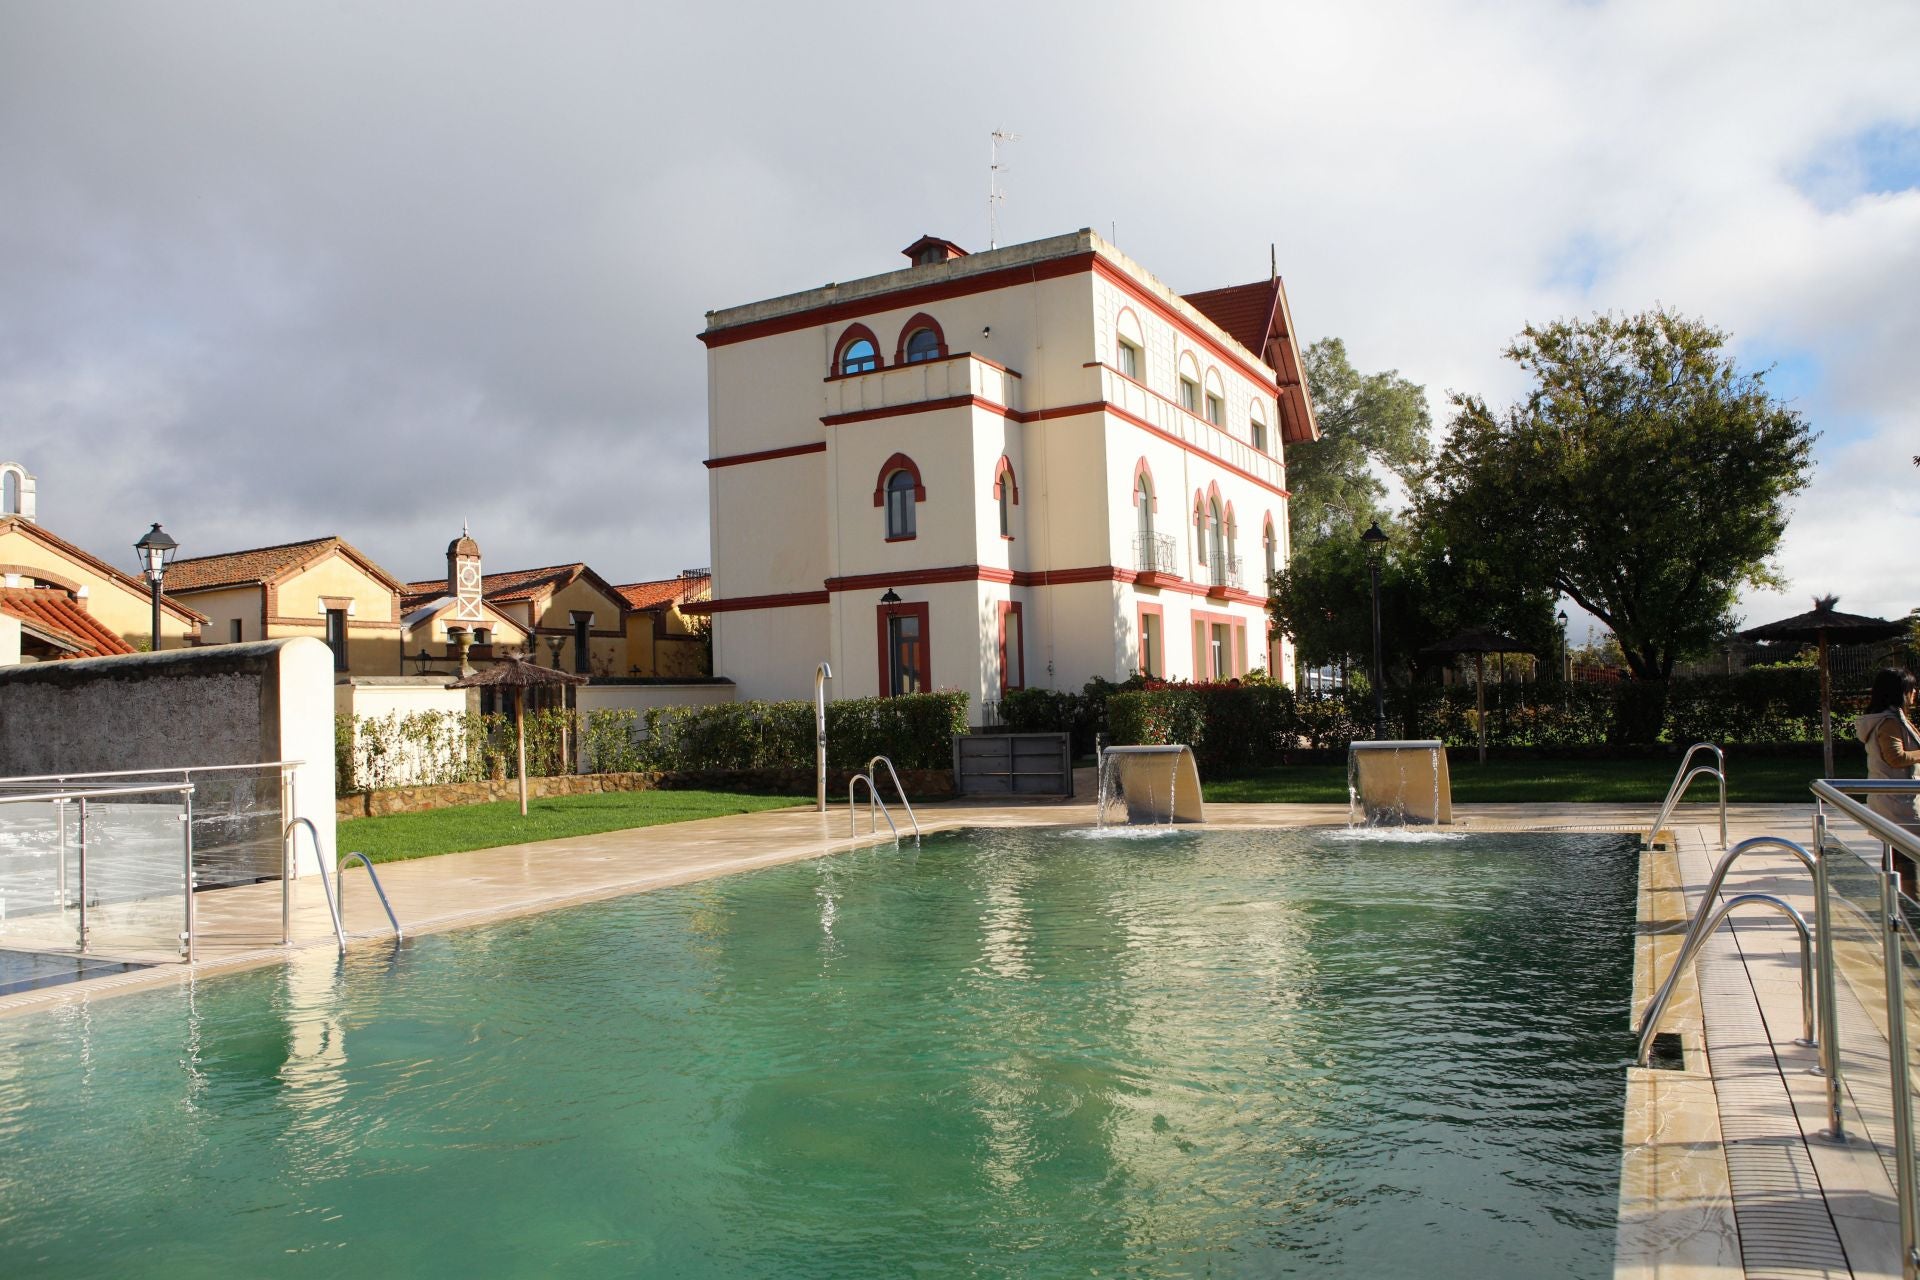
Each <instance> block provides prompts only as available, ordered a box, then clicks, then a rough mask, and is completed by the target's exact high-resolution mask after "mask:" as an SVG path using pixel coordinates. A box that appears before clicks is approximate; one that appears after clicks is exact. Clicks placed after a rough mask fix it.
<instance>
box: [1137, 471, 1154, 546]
mask: <svg viewBox="0 0 1920 1280" xmlns="http://www.w3.org/2000/svg"><path fill="white" fill-rule="evenodd" d="M1133 505H1134V506H1136V507H1138V508H1139V509H1140V510H1139V514H1138V516H1137V518H1138V520H1139V521H1140V536H1141V537H1142V538H1143V539H1145V538H1152V537H1153V481H1152V479H1151V478H1150V477H1148V475H1147V474H1146V473H1145V472H1144V471H1143V472H1141V473H1140V475H1139V476H1138V477H1137V478H1136V479H1135V480H1134V482H1133Z"/></svg>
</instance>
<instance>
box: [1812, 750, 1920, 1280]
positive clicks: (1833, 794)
mask: <svg viewBox="0 0 1920 1280" xmlns="http://www.w3.org/2000/svg"><path fill="white" fill-rule="evenodd" d="M1810 790H1812V792H1813V798H1814V814H1813V836H1814V843H1815V846H1816V847H1817V848H1818V849H1819V850H1820V853H1821V861H1822V864H1823V865H1824V863H1825V860H1826V857H1827V851H1828V849H1829V847H1830V842H1829V841H1828V839H1827V810H1828V809H1829V808H1831V809H1833V810H1835V811H1837V812H1839V813H1840V814H1842V815H1844V816H1845V817H1846V818H1848V819H1849V820H1851V821H1853V822H1855V823H1857V824H1859V825H1860V826H1861V827H1863V828H1864V829H1865V830H1866V832H1867V834H1868V835H1870V836H1872V837H1873V838H1874V839H1875V840H1877V841H1878V842H1879V844H1880V865H1879V876H1880V915H1881V919H1880V920H1878V921H1876V922H1875V924H1876V926H1877V928H1878V930H1879V932H1880V935H1881V936H1880V947H1881V963H1882V966H1883V968H1884V974H1883V978H1884V981H1885V986H1886V990H1885V992H1884V997H1885V999H1886V1002H1887V1058H1888V1061H1889V1063H1890V1064H1891V1068H1890V1078H1889V1080H1888V1082H1887V1083H1888V1086H1889V1093H1890V1095H1891V1100H1892V1104H1893V1105H1892V1112H1893V1146H1894V1160H1893V1168H1894V1170H1895V1172H1894V1177H1893V1189H1894V1198H1895V1201H1896V1204H1897V1206H1898V1211H1899V1218H1900V1257H1901V1274H1902V1275H1903V1276H1904V1277H1907V1280H1913V1278H1914V1277H1916V1276H1920V1194H1916V1192H1917V1191H1920V1188H1916V1186H1915V1167H1916V1165H1915V1157H1916V1154H1920V1153H1916V1150H1915V1146H1916V1143H1915V1124H1914V1107H1913V1080H1912V1077H1911V1075H1910V1073H1909V1071H1908V1062H1909V1057H1908V1035H1907V1018H1906V1016H1905V1014H1906V1008H1907V993H1906V989H1905V988H1906V979H1905V976H1904V973H1903V970H1904V968H1905V964H1904V961H1903V960H1902V958H1901V948H1900V935H1901V934H1902V933H1905V934H1907V935H1908V936H1909V937H1912V936H1913V930H1912V928H1911V927H1910V926H1909V925H1908V924H1907V922H1906V920H1905V919H1904V918H1903V916H1904V912H1903V911H1902V909H1901V905H1900V897H1901V893H1900V877H1899V874H1898V872H1897V871H1896V870H1895V867H1894V862H1893V855H1894V852H1895V851H1896V850H1898V851H1899V852H1900V853H1901V854H1903V855H1905V856H1906V857H1908V858H1911V859H1913V860H1915V861H1916V862H1920V832H1915V831H1911V830H1908V829H1907V828H1905V827H1902V826H1901V825H1900V824H1899V823H1897V822H1894V821H1893V820H1892V819H1891V818H1888V817H1886V816H1884V815H1882V814H1878V813H1875V812H1874V811H1873V810H1872V809H1869V808H1868V807H1867V806H1866V805H1864V804H1862V803H1861V802H1860V801H1859V800H1858V799H1856V798H1855V797H1856V796H1861V795H1916V794H1920V782H1913V781H1899V780H1895V779H1884V778H1874V779H1857V780H1856V779H1847V780H1839V779H1830V778H1817V779H1815V780H1814V781H1813V783H1812V784H1811V786H1810ZM1841 848H1842V849H1843V850H1845V851H1846V852H1848V853H1849V854H1851V853H1852V851H1851V850H1850V849H1847V848H1846V846H1845V845H1842V846H1841ZM1830 896H1831V895H1830V894H1828V893H1823V894H1822V896H1821V900H1820V904H1819V905H1820V906H1821V907H1822V908H1823V912H1824V910H1825V909H1826V908H1827V906H1828V899H1829V898H1830ZM1915 941H1916V943H1920V939H1915ZM1820 950H1821V967H1822V970H1823V972H1824V973H1828V974H1830V973H1831V972H1832V971H1833V970H1834V968H1835V965H1834V962H1833V943H1832V938H1831V932H1830V931H1828V932H1825V933H1823V935H1822V938H1821V943H1820ZM1822 985H1823V990H1824V991H1826V992H1827V993H1828V994H1827V1005H1828V1008H1829V1010H1830V1009H1831V1008H1832V995H1831V989H1832V986H1833V979H1832V978H1831V977H1827V978H1826V979H1825V981H1824V982H1823V984H1822ZM1836 1022H1837V1020H1835V1019H1834V1018H1833V1017H1832V1016H1831V1014H1830V1013H1829V1015H1828V1018H1827V1030H1828V1034H1829V1036H1830V1037H1833V1039H1830V1041H1829V1043H1828V1044H1827V1046H1826V1049H1825V1054H1824V1058H1825V1062H1826V1064H1827V1066H1828V1070H1827V1114H1828V1123H1829V1125H1830V1126H1831V1127H1832V1129H1833V1131H1834V1133H1835V1135H1836V1136H1838V1135H1839V1134H1840V1132H1841V1130H1840V1124H1839V1122H1840V1118H1841V1105H1840V1064H1841V1058H1840V1052H1839V1045H1838V1043H1837V1036H1835V1035H1834V1028H1835V1026H1836Z"/></svg>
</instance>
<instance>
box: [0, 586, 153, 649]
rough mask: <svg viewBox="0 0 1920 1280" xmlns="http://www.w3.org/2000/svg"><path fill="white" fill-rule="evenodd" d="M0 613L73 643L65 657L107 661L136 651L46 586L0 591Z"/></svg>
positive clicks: (63, 596) (10, 588)
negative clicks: (114, 655)
mask: <svg viewBox="0 0 1920 1280" xmlns="http://www.w3.org/2000/svg"><path fill="white" fill-rule="evenodd" d="M0 613H6V614H10V615H12V616H13V617H16V618H18V619H20V621H22V622H25V623H28V624H30V625H32V626H34V627H36V628H38V629H40V630H41V631H46V632H51V633H52V634H53V637H54V638H55V639H56V640H60V641H65V642H68V643H71V644H72V646H73V650H74V651H73V652H72V653H70V654H66V655H64V656H66V657H70V658H104V657H108V656H111V655H113V654H116V653H134V652H136V650H135V649H134V647H133V646H132V645H130V644H128V643H127V642H126V641H124V640H122V639H121V638H120V637H119V636H117V635H115V634H113V632H111V631H109V630H107V629H106V628H105V627H103V626H101V625H100V623H99V621H98V620H97V619H96V618H94V616H93V615H92V614H90V613H88V612H87V611H86V610H85V609H83V608H82V607H81V606H80V603H79V601H77V600H75V599H74V598H73V597H71V596H69V595H68V594H67V593H66V592H64V591H54V590H50V589H47V588H44V587H4V588H0Z"/></svg>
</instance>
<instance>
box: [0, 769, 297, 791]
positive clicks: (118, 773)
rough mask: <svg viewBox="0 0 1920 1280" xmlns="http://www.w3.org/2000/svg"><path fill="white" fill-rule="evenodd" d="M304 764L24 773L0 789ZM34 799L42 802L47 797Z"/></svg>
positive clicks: (1, 784)
mask: <svg viewBox="0 0 1920 1280" xmlns="http://www.w3.org/2000/svg"><path fill="white" fill-rule="evenodd" d="M304 764H306V761H305V760H262V761H260V762H259V763H257V764H204V765H202V764H196V765H162V766H161V767H159V768H157V769H100V770H96V771H94V772H92V773H26V774H21V775H19V776H18V777H6V778H0V787H6V786H11V785H12V784H13V783H16V782H66V781H69V780H70V779H75V778H152V777H157V776H159V775H160V774H165V773H236V772H238V771H240V770H243V769H276V768H277V769H292V768H297V767H299V766H301V765H304ZM35 798H36V799H41V800H44V799H46V798H47V797H45V796H38V797H35Z"/></svg>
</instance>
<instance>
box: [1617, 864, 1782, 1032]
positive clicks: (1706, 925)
mask: <svg viewBox="0 0 1920 1280" xmlns="http://www.w3.org/2000/svg"><path fill="white" fill-rule="evenodd" d="M1761 850H1772V851H1775V852H1781V853H1790V854H1792V855H1793V856H1794V857H1796V858H1798V859H1800V861H1801V863H1802V864H1803V865H1804V866H1805V867H1806V868H1807V871H1808V872H1809V873H1811V874H1812V875H1813V877H1814V881H1815V885H1816V900H1817V892H1818V883H1819V879H1820V869H1819V866H1818V864H1817V863H1815V861H1814V858H1813V855H1812V854H1810V853H1808V852H1807V851H1806V849H1805V848H1804V847H1802V846H1800V845H1798V844H1795V843H1794V842H1793V841H1791V840H1783V839H1781V838H1780V837H1778V836H1755V837H1754V838H1753V839H1751V840H1742V841H1741V842H1740V843H1739V844H1737V845H1735V846H1733V848H1731V849H1729V850H1727V852H1726V854H1725V856H1724V857H1722V858H1721V859H1720V861H1719V863H1718V864H1716V865H1715V866H1714V868H1713V875H1712V876H1711V877H1710V878H1709V879H1708V881H1707V891H1706V893H1705V894H1703V895H1702V896H1701V898H1700V909H1699V910H1698V911H1695V912H1694V913H1693V919H1692V920H1690V921H1689V922H1688V923H1687V932H1686V936H1685V937H1684V938H1683V939H1682V940H1681V943H1680V954H1679V955H1678V956H1677V957H1676V958H1675V959H1674V962H1673V968H1672V969H1670V970H1669V971H1668V972H1667V978H1666V981H1665V982H1662V983H1661V984H1660V989H1659V990H1658V991H1656V992H1655V993H1654V996H1653V999H1651V1000H1649V1001H1648V1002H1647V1011H1646V1013H1645V1014H1644V1015H1642V1017H1641V1019H1640V1028H1639V1031H1638V1032H1637V1035H1638V1037H1639V1048H1638V1049H1637V1050H1636V1052H1635V1054H1634V1059H1633V1060H1634V1062H1636V1063H1638V1064H1639V1065H1640V1066H1643V1067H1644V1066H1646V1065H1647V1057H1648V1055H1649V1054H1651V1053H1652V1051H1653V1037H1654V1035H1655V1034H1656V1033H1657V1032H1658V1031H1659V1030H1660V1019H1661V1018H1662V1017H1664V1016H1665V1015H1666V1012H1667V1004H1668V1002H1669V1001H1671V1000H1672V999H1673V992H1674V989H1675V988H1676V987H1678V986H1679V985H1680V975H1681V974H1683V973H1685V972H1686V970H1687V966H1688V965H1689V964H1691V963H1693V960H1694V957H1695V956H1696V955H1698V953H1699V951H1700V948H1702V947H1704V946H1705V945H1706V943H1707V939H1708V938H1710V937H1712V936H1713V931H1714V930H1715V929H1717V928H1719V927H1720V922H1721V921H1723V920H1725V919H1726V918H1727V916H1728V915H1730V914H1731V913H1732V912H1733V911H1734V910H1735V909H1737V908H1739V907H1746V906H1755V905H1764V906H1769V907H1772V908H1773V909H1774V910H1776V911H1778V912H1780V913H1781V914H1782V915H1785V916H1786V917H1787V919H1789V920H1791V921H1793V927H1794V929H1795V930H1796V931H1797V932H1798V933H1799V934H1800V1020H1801V1030H1802V1033H1803V1034H1802V1036H1801V1039H1800V1041H1799V1043H1801V1044H1803V1045H1808V1046H1814V1045H1817V1044H1818V1038H1817V1037H1816V1035H1815V1031H1814V999H1813V993H1814V972H1813V935H1812V932H1811V931H1810V930H1809V929H1808V928H1807V921H1806V917H1804V916H1802V915H1801V914H1800V913H1799V911H1797V910H1795V909H1794V907H1793V906H1792V904H1790V903H1788V902H1786V901H1785V900H1784V899H1782V898H1778V897H1776V896H1774V895H1773V894H1771V893H1743V894H1741V895H1740V896H1738V897H1736V898H1732V899H1729V900H1728V901H1727V902H1726V903H1725V904H1724V905H1723V906H1721V907H1720V908H1719V909H1718V910H1715V908H1714V902H1715V899H1716V897H1717V896H1718V894H1719V892H1720V885H1721V884H1722V882H1724V881H1725V880H1726V878H1727V872H1728V871H1729V870H1730V869H1731V868H1732V866H1733V864H1734V863H1735V862H1738V861H1739V860H1740V859H1741V858H1742V857H1743V856H1745V855H1746V854H1749V853H1757V852H1760V851H1761Z"/></svg>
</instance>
